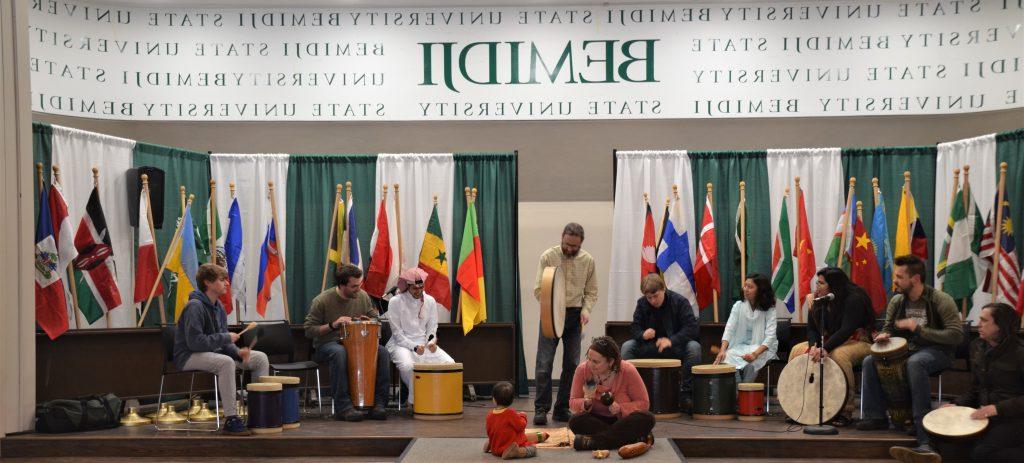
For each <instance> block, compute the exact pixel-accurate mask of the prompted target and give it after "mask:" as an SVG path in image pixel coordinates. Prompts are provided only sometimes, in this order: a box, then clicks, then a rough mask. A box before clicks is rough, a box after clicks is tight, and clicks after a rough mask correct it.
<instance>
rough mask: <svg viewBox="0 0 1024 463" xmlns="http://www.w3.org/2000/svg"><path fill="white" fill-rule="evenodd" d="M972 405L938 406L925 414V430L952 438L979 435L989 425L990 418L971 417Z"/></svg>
mask: <svg viewBox="0 0 1024 463" xmlns="http://www.w3.org/2000/svg"><path fill="white" fill-rule="evenodd" d="M974 410H975V409H973V408H971V407H958V406H953V407H944V408H936V409H935V410H932V411H930V412H928V414H927V415H925V416H924V420H923V423H924V430H925V431H928V433H929V434H933V435H936V436H942V437H948V438H952V439H965V438H970V437H974V436H977V435H979V434H981V433H982V432H984V431H985V428H987V427H988V418H984V419H980V420H975V419H971V413H974Z"/></svg>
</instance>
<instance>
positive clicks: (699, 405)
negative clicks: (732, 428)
mask: <svg viewBox="0 0 1024 463" xmlns="http://www.w3.org/2000/svg"><path fill="white" fill-rule="evenodd" d="M734 418H736V366H734V365H729V364H725V363H723V364H720V365H694V367H693V419H695V420H731V419H734Z"/></svg>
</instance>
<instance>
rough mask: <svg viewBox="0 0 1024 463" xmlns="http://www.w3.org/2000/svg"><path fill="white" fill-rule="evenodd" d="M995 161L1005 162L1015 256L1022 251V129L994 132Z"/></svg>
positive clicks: (1023, 218)
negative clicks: (1015, 246) (1015, 248)
mask: <svg viewBox="0 0 1024 463" xmlns="http://www.w3.org/2000/svg"><path fill="white" fill-rule="evenodd" d="M996 162H999V163H1002V162H1005V163H1006V164H1007V166H1006V195H1007V198H1008V199H1009V201H1010V218H1012V219H1013V237H1014V239H1015V241H1016V245H1017V257H1018V258H1020V256H1021V255H1024V254H1022V251H1024V247H1022V246H1024V236H1021V233H1024V182H1022V181H1021V179H1024V129H1017V130H1014V131H1012V132H1003V133H1000V134H996Z"/></svg>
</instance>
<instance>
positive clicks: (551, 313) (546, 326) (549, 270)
mask: <svg viewBox="0 0 1024 463" xmlns="http://www.w3.org/2000/svg"><path fill="white" fill-rule="evenodd" d="M563 328H565V275H564V274H563V273H562V269H561V268H559V267H545V268H544V271H543V272H542V273H541V276H540V332H541V334H543V335H544V337H546V338H549V339H558V338H560V337H562V331H563ZM414 403H415V402H414Z"/></svg>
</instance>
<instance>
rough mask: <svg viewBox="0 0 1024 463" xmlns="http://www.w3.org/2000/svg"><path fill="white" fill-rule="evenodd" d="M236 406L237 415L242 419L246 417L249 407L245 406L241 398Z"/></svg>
mask: <svg viewBox="0 0 1024 463" xmlns="http://www.w3.org/2000/svg"><path fill="white" fill-rule="evenodd" d="M237 408H238V417H239V418H241V419H243V420H244V419H245V418H246V417H248V416H249V408H248V407H246V406H245V403H244V402H242V401H241V400H239V401H238V406H237Z"/></svg>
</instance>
